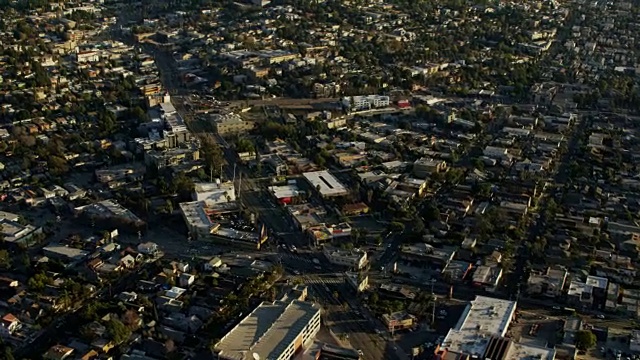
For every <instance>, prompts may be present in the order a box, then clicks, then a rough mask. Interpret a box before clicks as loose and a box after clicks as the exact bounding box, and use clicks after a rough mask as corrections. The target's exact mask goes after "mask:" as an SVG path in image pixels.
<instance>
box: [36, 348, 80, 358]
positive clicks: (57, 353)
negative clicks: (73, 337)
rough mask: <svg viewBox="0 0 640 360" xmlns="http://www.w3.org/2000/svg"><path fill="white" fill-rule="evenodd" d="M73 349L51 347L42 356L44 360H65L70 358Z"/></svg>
mask: <svg viewBox="0 0 640 360" xmlns="http://www.w3.org/2000/svg"><path fill="white" fill-rule="evenodd" d="M73 351H74V350H73V348H70V347H68V346H64V345H53V346H52V347H50V348H49V350H47V352H46V353H44V354H43V355H42V358H43V359H44V360H65V359H69V358H71V354H73Z"/></svg>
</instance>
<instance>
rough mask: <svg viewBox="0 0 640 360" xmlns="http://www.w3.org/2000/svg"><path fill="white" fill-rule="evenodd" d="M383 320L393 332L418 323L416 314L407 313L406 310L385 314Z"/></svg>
mask: <svg viewBox="0 0 640 360" xmlns="http://www.w3.org/2000/svg"><path fill="white" fill-rule="evenodd" d="M382 322H384V324H385V325H386V326H387V328H388V329H389V332H392V333H393V332H394V331H398V330H403V329H410V328H412V327H413V325H414V324H416V323H417V321H416V317H415V316H413V315H410V314H407V313H406V312H404V311H398V312H394V313H391V314H383V315H382Z"/></svg>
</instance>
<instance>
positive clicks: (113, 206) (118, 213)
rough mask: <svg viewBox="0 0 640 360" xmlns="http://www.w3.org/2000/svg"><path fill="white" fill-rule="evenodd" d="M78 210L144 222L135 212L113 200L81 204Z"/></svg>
mask: <svg viewBox="0 0 640 360" xmlns="http://www.w3.org/2000/svg"><path fill="white" fill-rule="evenodd" d="M76 210H80V211H83V212H85V213H88V214H90V215H94V216H97V217H99V218H109V217H120V218H124V219H127V220H130V221H133V222H142V220H140V219H139V218H138V217H137V216H136V215H135V214H134V213H132V212H131V211H130V210H129V209H127V208H125V207H124V206H122V205H120V204H118V203H117V202H115V201H113V200H103V201H100V202H97V203H93V204H89V205H85V206H81V207H79V208H76Z"/></svg>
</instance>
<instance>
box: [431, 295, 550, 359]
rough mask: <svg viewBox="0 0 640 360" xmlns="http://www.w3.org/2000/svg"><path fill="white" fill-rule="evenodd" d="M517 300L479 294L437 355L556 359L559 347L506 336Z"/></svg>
mask: <svg viewBox="0 0 640 360" xmlns="http://www.w3.org/2000/svg"><path fill="white" fill-rule="evenodd" d="M516 305H517V303H516V302H515V301H509V300H502V299H495V298H490V297H486V296H476V298H475V300H473V301H471V302H470V303H469V305H467V307H466V309H465V310H464V312H463V313H462V315H461V316H460V319H459V320H458V323H457V324H456V325H455V327H454V328H452V329H451V330H449V332H448V333H447V336H446V337H445V338H444V340H443V341H442V343H441V344H439V345H438V346H437V347H436V351H435V354H436V358H437V359H453V358H472V359H503V360H517V359H544V360H553V359H555V353H556V352H555V350H554V349H551V348H547V347H544V346H540V345H537V344H526V343H516V342H515V341H513V339H510V338H505V337H504V336H505V335H506V333H507V329H508V328H509V324H510V323H511V320H513V318H514V315H515V312H516Z"/></svg>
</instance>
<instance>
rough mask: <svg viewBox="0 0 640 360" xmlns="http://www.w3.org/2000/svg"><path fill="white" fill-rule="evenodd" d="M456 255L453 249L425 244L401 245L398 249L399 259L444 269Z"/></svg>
mask: <svg viewBox="0 0 640 360" xmlns="http://www.w3.org/2000/svg"><path fill="white" fill-rule="evenodd" d="M455 254H456V249H455V248H453V247H442V248H436V247H434V246H432V245H429V244H425V243H418V244H412V245H403V246H402V248H401V249H400V257H401V258H402V259H404V260H406V261H411V262H416V263H424V264H426V265H431V266H437V267H439V268H440V269H445V268H446V267H447V265H449V262H451V260H452V259H453V257H454V255H455Z"/></svg>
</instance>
